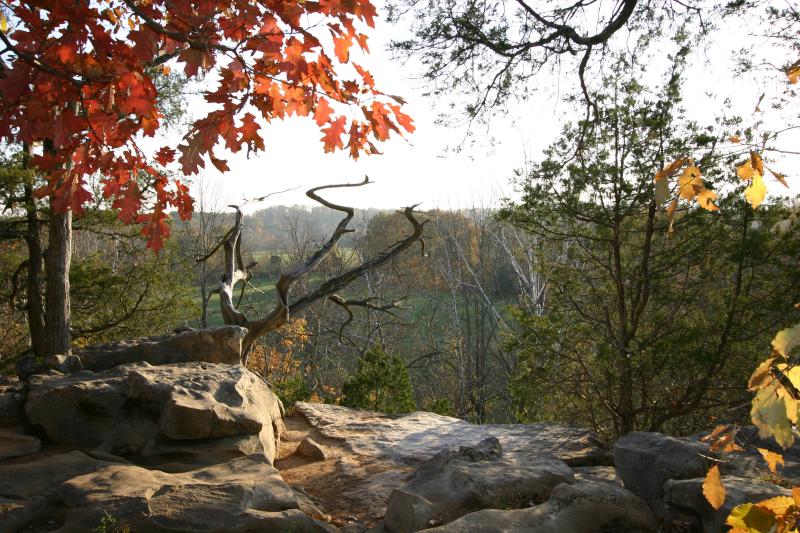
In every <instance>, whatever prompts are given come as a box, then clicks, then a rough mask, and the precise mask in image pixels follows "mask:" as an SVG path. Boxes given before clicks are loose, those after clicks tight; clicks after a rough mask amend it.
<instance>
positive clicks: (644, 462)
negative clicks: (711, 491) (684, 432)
mask: <svg viewBox="0 0 800 533" xmlns="http://www.w3.org/2000/svg"><path fill="white" fill-rule="evenodd" d="M705 453H706V446H705V445H704V444H702V443H700V442H692V441H688V440H684V439H677V438H674V437H668V436H667V435H662V434H660V433H646V432H633V433H628V434H627V435H625V436H623V437H621V438H620V439H618V440H617V442H616V444H614V466H616V468H617V473H618V474H619V477H620V478H621V479H622V482H623V483H624V485H625V488H626V489H628V490H630V491H632V492H633V493H634V494H636V495H637V496H639V497H640V498H642V499H643V500H645V501H646V502H647V503H648V504H650V505H651V507H653V509H654V511H655V512H656V515H658V516H660V515H661V514H662V513H661V511H660V510H659V505H660V502H661V499H662V496H663V487H664V483H665V482H666V481H667V480H669V479H691V478H696V477H701V476H705V473H706V470H707V469H708V465H707V464H706V460H705V459H703V457H702V455H701V454H705Z"/></svg>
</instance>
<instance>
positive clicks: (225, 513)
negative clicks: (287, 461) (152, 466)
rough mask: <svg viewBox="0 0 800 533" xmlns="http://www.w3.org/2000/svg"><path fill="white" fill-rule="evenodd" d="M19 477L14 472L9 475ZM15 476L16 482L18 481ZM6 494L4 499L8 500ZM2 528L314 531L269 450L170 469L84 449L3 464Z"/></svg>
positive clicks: (0, 472)
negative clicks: (94, 455) (99, 456)
mask: <svg viewBox="0 0 800 533" xmlns="http://www.w3.org/2000/svg"><path fill="white" fill-rule="evenodd" d="M9 475H11V476H14V477H13V478H9V477H7V476H9ZM12 479H13V481H12ZM3 499H4V500H3ZM3 511H6V513H5V514H0V524H2V526H1V527H0V531H18V530H21V529H25V528H29V527H33V526H35V525H36V524H37V523H42V521H43V520H46V522H48V523H49V528H48V529H47V530H52V529H55V528H57V527H58V526H60V529H58V530H59V531H61V532H65V533H66V532H79V531H80V532H84V531H94V530H96V528H97V527H98V526H100V525H101V524H103V523H105V524H106V525H108V523H109V522H113V523H114V524H115V525H116V526H118V527H120V528H123V527H128V528H130V530H131V531H136V532H151V531H152V532H161V531H164V532H166V531H208V532H211V531H217V532H223V531H254V530H263V531H299V532H305V531H309V532H311V531H314V532H322V531H326V530H327V528H326V526H325V525H324V524H321V523H319V522H316V521H315V520H313V519H312V518H311V517H309V516H307V515H306V514H305V513H303V512H302V511H301V510H300V509H299V504H298V502H297V499H296V497H295V492H294V491H293V490H292V489H291V488H289V486H288V485H286V483H284V481H283V480H282V479H281V477H280V474H279V473H278V471H277V470H275V469H274V468H273V467H272V466H270V465H269V463H268V462H267V461H266V459H265V457H264V456H263V455H252V456H248V457H243V458H239V459H235V460H233V461H230V462H228V463H223V464H219V465H214V466H210V467H206V468H202V469H199V470H195V471H192V472H186V473H177V474H170V473H165V472H161V471H158V470H147V469H145V468H142V467H140V466H136V465H125V464H112V463H105V462H101V461H95V460H93V459H91V458H89V457H87V456H85V455H83V454H81V453H80V452H72V453H70V454H63V455H60V456H53V457H48V458H46V459H43V460H40V461H34V462H31V463H22V464H17V465H8V466H4V467H0V513H3Z"/></svg>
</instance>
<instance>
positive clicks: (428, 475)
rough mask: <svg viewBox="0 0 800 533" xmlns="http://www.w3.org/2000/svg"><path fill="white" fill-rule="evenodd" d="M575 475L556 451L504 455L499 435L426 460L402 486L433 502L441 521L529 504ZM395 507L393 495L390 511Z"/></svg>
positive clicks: (571, 480) (548, 493)
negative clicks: (470, 512)
mask: <svg viewBox="0 0 800 533" xmlns="http://www.w3.org/2000/svg"><path fill="white" fill-rule="evenodd" d="M574 481H575V479H574V476H573V472H572V470H571V469H570V468H569V467H568V466H567V465H566V463H564V461H562V460H560V459H558V458H556V457H555V456H553V455H551V454H545V453H531V454H529V455H527V456H525V457H521V456H520V453H518V454H517V456H516V457H514V458H510V457H503V453H502V451H501V448H500V444H499V441H498V439H497V438H495V437H490V438H489V439H486V440H484V441H482V442H481V443H478V444H477V445H476V446H475V447H469V446H462V447H460V448H459V449H457V450H444V451H441V452H439V453H437V454H436V455H434V456H433V457H432V458H430V459H428V460H427V461H424V462H422V463H421V464H420V465H419V466H418V467H417V469H416V471H415V472H414V474H413V475H412V476H411V478H410V479H409V480H408V482H407V483H406V484H405V485H404V486H403V487H401V488H402V490H403V491H405V492H408V493H411V494H415V495H418V496H421V497H423V498H425V499H427V500H428V501H430V502H432V503H433V506H434V507H433V515H434V518H435V519H436V520H437V521H439V522H449V521H450V520H452V519H454V518H457V517H459V516H462V515H464V514H466V513H467V512H469V511H472V510H475V509H487V508H491V509H507V508H514V507H529V506H531V505H534V504H537V503H541V502H543V501H545V500H547V499H548V497H549V496H550V492H551V491H552V490H553V487H555V486H556V485H559V484H561V483H573V482H574ZM391 511H392V509H391V500H390V508H389V509H388V510H387V514H389V513H390V512H391Z"/></svg>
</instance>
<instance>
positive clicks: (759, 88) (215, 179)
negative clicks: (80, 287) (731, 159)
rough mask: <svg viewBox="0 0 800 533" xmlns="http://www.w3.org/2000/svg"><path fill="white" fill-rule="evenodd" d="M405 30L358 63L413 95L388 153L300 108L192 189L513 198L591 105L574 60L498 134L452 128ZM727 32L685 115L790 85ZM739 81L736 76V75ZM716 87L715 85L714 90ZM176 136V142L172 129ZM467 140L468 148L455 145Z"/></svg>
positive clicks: (690, 85) (739, 104)
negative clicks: (343, 142)
mask: <svg viewBox="0 0 800 533" xmlns="http://www.w3.org/2000/svg"><path fill="white" fill-rule="evenodd" d="M381 12H382V11H381V10H380V9H379V13H381ZM734 22H735V21H731V22H730V24H733V23H734ZM403 31H404V30H403V28H401V27H398V26H396V25H390V24H388V23H387V22H385V21H384V20H380V19H379V20H377V21H376V27H375V29H374V30H372V31H371V32H369V35H370V42H369V44H370V50H371V53H370V54H369V55H366V56H365V57H361V58H359V62H360V63H362V64H364V65H365V66H366V67H367V68H368V69H370V71H371V72H372V73H373V75H374V77H375V79H376V81H377V85H378V87H379V88H380V89H381V90H382V91H383V92H385V93H387V94H396V95H400V96H402V97H403V98H405V99H406V100H407V101H408V104H407V106H406V111H407V113H408V114H409V115H411V117H412V118H413V120H414V124H415V126H416V128H417V129H416V131H415V132H414V133H413V134H409V135H407V136H406V138H405V139H403V138H399V137H397V136H393V137H392V138H391V139H390V140H389V141H386V142H383V143H378V145H377V147H378V149H379V150H380V151H381V152H382V155H373V156H366V155H365V156H362V157H361V158H359V159H358V160H357V161H355V160H353V159H351V158H350V157H349V156H348V155H347V154H346V153H345V152H344V151H338V152H336V153H332V154H331V153H328V154H326V153H324V152H323V149H322V143H321V142H320V140H319V139H320V136H321V134H320V132H319V129H318V128H317V127H316V125H315V124H314V123H313V121H311V120H309V119H307V118H302V117H292V118H290V119H287V120H286V121H275V122H273V123H271V124H268V125H266V127H264V128H262V130H261V135H262V136H263V137H264V143H265V146H266V150H265V151H264V152H261V153H259V154H258V155H256V156H253V157H251V158H249V159H248V158H247V155H246V153H245V152H244V151H242V152H239V153H237V154H228V157H227V159H228V164H229V167H230V171H229V172H226V173H225V174H222V173H220V172H219V171H217V169H216V168H214V166H213V165H210V164H206V168H205V169H201V171H200V172H201V175H200V176H193V177H192V181H193V183H192V186H191V189H192V192H193V195H194V196H195V198H197V197H198V194H197V193H198V191H197V188H198V185H197V184H198V182H199V181H205V182H207V183H208V184H209V185H208V187H210V188H211V189H212V190H215V192H216V194H217V195H218V196H219V201H218V202H217V204H218V206H219V207H223V208H224V207H225V206H226V205H228V204H237V205H238V204H241V203H242V201H243V199H252V198H255V197H259V196H263V195H265V194H270V193H275V192H276V191H283V190H286V189H291V190H290V191H288V192H284V193H281V194H276V195H274V196H272V197H270V198H267V199H266V200H265V201H263V202H260V203H249V204H248V205H247V206H245V208H244V209H245V210H246V211H247V212H252V211H255V210H257V209H261V208H264V207H268V206H271V205H317V204H316V203H315V202H313V201H312V200H310V199H309V198H307V197H306V196H305V191H306V190H307V189H309V188H311V187H315V186H319V185H324V184H333V183H343V182H357V181H360V180H362V179H363V177H364V176H365V175H367V176H369V178H370V181H372V182H373V183H371V184H370V185H368V186H365V187H361V188H355V189H345V190H332V191H326V193H325V194H326V198H329V199H330V200H331V201H334V202H340V203H343V204H346V205H350V206H353V207H357V208H368V207H374V208H378V209H396V208H399V207H404V206H407V205H412V204H421V205H420V209H423V210H427V209H434V208H441V209H461V208H469V207H473V206H480V207H496V206H498V205H499V204H500V201H501V200H502V199H503V198H505V197H512V198H513V197H515V196H516V195H515V191H514V186H513V185H512V183H511V180H512V178H513V177H515V171H517V172H518V171H523V172H524V171H525V169H526V168H527V165H528V164H529V163H530V162H531V161H536V160H538V159H539V158H540V157H541V155H542V152H543V150H544V149H545V148H546V147H547V146H548V145H549V144H550V143H551V142H553V141H554V140H555V139H556V138H557V136H558V134H559V132H560V131H561V127H562V125H563V124H564V123H565V122H566V121H567V120H574V119H576V118H579V116H582V114H583V111H584V110H583V109H579V110H577V113H576V112H575V111H574V110H573V109H571V108H570V106H569V105H568V104H566V103H565V102H564V101H563V100H562V99H561V97H562V96H563V95H564V94H566V93H567V92H570V91H574V90H576V89H577V83H578V78H577V74H576V73H575V72H574V70H572V69H565V70H564V71H563V72H559V73H558V76H556V77H555V78H554V79H553V80H552V82H551V83H548V84H547V86H545V85H544V84H542V83H540V86H541V87H542V90H540V91H539V92H537V93H532V95H531V97H530V98H529V99H528V101H527V102H525V103H524V104H522V103H512V104H511V105H510V106H509V107H508V108H507V109H506V111H507V113H505V114H503V115H502V116H496V117H494V118H493V119H492V120H491V122H490V125H489V126H490V127H491V135H492V138H493V140H494V143H492V141H491V140H490V139H487V138H486V132H487V130H488V129H489V127H488V126H487V125H484V124H478V123H475V124H473V133H472V136H471V138H468V139H465V135H466V132H467V128H466V127H465V126H460V127H448V126H444V125H440V124H437V123H436V118H437V115H438V113H439V112H440V111H442V110H441V109H437V108H436V105H435V104H436V103H437V102H435V101H434V100H433V98H431V97H425V96H423V92H424V82H423V81H422V80H419V79H416V78H417V76H419V72H418V71H417V70H415V68H414V66H413V65H405V66H404V65H402V64H401V63H400V62H398V61H393V60H392V59H391V57H390V54H389V52H388V51H387V50H386V47H387V44H388V43H389V41H390V40H391V39H393V38H398V37H402V32H403ZM727 35H731V34H730V33H729V32H725V31H724V29H720V30H717V31H716V32H715V34H714V36H713V37H711V38H709V39H708V42H707V46H706V47H705V49H701V50H695V51H693V52H692V57H691V59H690V66H689V67H688V68H687V71H686V73H685V76H684V77H685V79H686V83H685V84H684V104H685V106H686V108H687V116H690V117H692V118H695V117H696V120H697V121H698V122H700V123H713V119H714V117H715V116H716V115H718V114H719V113H721V112H722V111H723V110H724V109H725V107H724V101H725V98H730V99H731V106H730V108H731V109H733V110H736V111H737V112H738V113H739V114H741V115H743V116H745V117H746V116H747V113H748V112H749V110H752V108H753V106H754V104H755V102H756V101H757V100H758V97H759V95H760V94H761V93H762V92H764V91H767V100H765V102H766V101H768V100H769V98H770V96H772V95H776V94H778V93H779V91H781V90H783V87H780V86H776V84H771V85H770V83H769V82H768V80H764V81H762V80H760V79H757V78H756V79H751V78H749V77H748V78H746V79H735V77H734V73H735V68H736V67H735V63H734V60H733V59H732V58H731V51H732V50H735V49H736V47H737V46H738V45H740V41H739V40H736V41H734V40H733V39H729V38H727ZM621 38H623V39H624V36H622V37H621ZM753 38H755V37H753ZM760 46H766V45H765V44H763V43H762V44H761V45H760ZM662 56H663V54H662ZM659 61H660V62H661V63H662V64H663V65H666V59H665V58H663V57H661V56H657V57H653V61H651V62H650V63H649V64H648V66H649V67H651V68H650V69H649V71H648V72H646V73H644V74H642V76H643V77H644V78H645V80H646V81H649V82H657V80H658V79H659V78H660V76H661V73H662V71H663V69H662V68H661V67H662V65H660V64H659ZM732 80H733V81H735V83H733V84H732V83H731V81H732ZM548 86H550V88H548ZM552 86H554V87H552ZM562 87H563V88H564V89H561V88H562ZM559 91H560V94H559ZM711 91H716V92H717V94H715V95H713V96H711V95H710V92H711ZM726 91H728V92H726ZM770 91H771V92H770ZM204 105H206V104H205V103H204V102H203V101H202V99H201V97H200V96H192V97H189V100H188V101H187V106H189V107H194V106H204ZM190 115H191V112H190ZM511 117H517V118H515V119H514V118H511ZM784 123H785V122H784ZM175 134H176V133H175V132H172V133H171V134H168V135H175ZM787 138H788V139H789V141H786V140H784V143H782V144H785V145H789V146H791V145H795V144H797V142H793V141H796V140H797V139H798V137H797V135H791V136H787ZM163 140H164V139H163V138H162V139H159V140H158V141H157V142H159V143H160V142H163ZM169 140H170V141H171V143H172V144H174V143H175V139H174V138H173V139H169ZM462 142H463V143H464V144H463V149H462V150H461V151H454V150H452V149H448V147H450V148H452V147H454V146H458V145H459V143H462ZM298 162H302V164H298ZM790 165H792V161H790V160H787V161H784V160H783V159H781V160H780V165H779V166H780V170H782V171H783V172H784V173H786V174H787V178H788V180H789V182H790V184H792V185H793V187H792V191H791V192H792V193H796V192H797V191H798V188H797V186H796V183H797V182H796V180H794V179H793V173H792V172H791V168H792V166H796V165H792V166H790ZM732 172H733V169H732ZM198 178H200V179H198ZM767 187H768V191H769V194H770V196H773V195H775V194H785V193H787V192H789V191H786V190H785V189H783V187H782V186H780V185H778V184H777V182H775V181H774V180H771V179H768V182H767ZM781 189H783V190H781Z"/></svg>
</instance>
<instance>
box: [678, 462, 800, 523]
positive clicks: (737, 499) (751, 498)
mask: <svg viewBox="0 0 800 533" xmlns="http://www.w3.org/2000/svg"><path fill="white" fill-rule="evenodd" d="M704 480H705V478H696V479H682V480H669V481H667V482H666V483H665V484H664V502H665V503H666V504H668V505H670V506H674V507H676V508H678V509H679V510H686V511H691V512H693V513H694V514H696V515H698V516H699V517H700V519H701V520H702V525H703V531H708V532H716V531H719V532H722V531H727V528H726V526H725V520H726V519H727V517H728V515H729V514H730V512H731V510H732V509H733V508H734V507H736V506H737V505H740V504H742V503H756V502H759V501H761V500H766V499H768V498H772V497H774V496H791V491H790V490H788V489H784V488H782V487H779V486H778V485H775V484H774V483H769V482H767V481H759V480H753V479H744V478H740V477H735V476H722V484H723V485H724V486H725V503H723V505H722V507H721V508H720V509H719V510H716V511H715V510H714V508H713V507H711V505H709V503H708V501H706V498H705V496H703V481H704Z"/></svg>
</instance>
